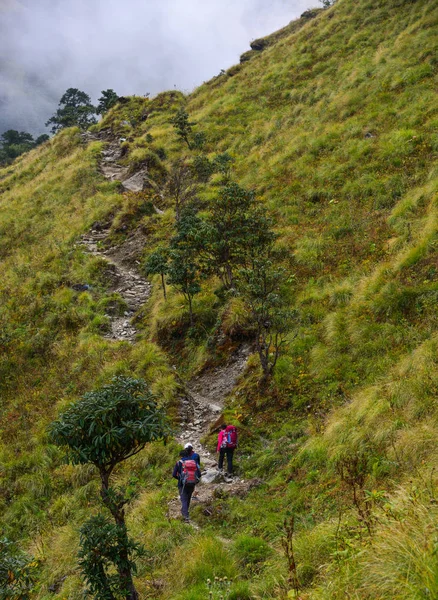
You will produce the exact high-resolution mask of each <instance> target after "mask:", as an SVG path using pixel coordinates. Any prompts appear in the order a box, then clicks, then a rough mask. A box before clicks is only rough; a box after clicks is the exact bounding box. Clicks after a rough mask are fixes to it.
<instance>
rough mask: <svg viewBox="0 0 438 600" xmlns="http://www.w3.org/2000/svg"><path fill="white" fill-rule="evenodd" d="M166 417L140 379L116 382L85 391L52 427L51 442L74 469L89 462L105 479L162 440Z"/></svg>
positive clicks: (120, 379) (120, 378) (118, 380)
mask: <svg viewBox="0 0 438 600" xmlns="http://www.w3.org/2000/svg"><path fill="white" fill-rule="evenodd" d="M167 435H168V428H167V425H166V421H165V415H164V412H163V410H162V409H161V408H159V406H158V405H157V402H156V400H155V398H154V396H153V395H152V393H151V392H150V390H149V388H148V386H147V384H146V383H145V382H144V381H143V380H141V379H133V378H131V377H114V378H113V379H112V381H111V383H109V384H107V385H104V386H102V387H101V388H99V389H98V390H95V391H92V392H87V393H86V394H84V395H83V397H82V399H81V400H80V401H78V402H77V403H75V404H71V406H70V407H69V408H68V409H67V410H66V411H65V412H63V413H62V414H61V416H60V417H59V419H58V420H57V421H55V422H54V423H53V424H52V425H51V427H50V437H51V440H52V441H53V442H54V443H55V444H57V445H58V446H61V447H62V448H65V449H66V451H67V457H68V460H69V461H71V462H72V463H73V464H86V463H89V462H91V463H93V464H94V465H95V466H96V467H97V468H98V469H99V471H101V472H102V473H104V474H106V476H109V475H110V474H111V472H112V471H113V469H114V467H115V466H116V465H117V464H118V463H119V462H122V461H124V460H126V459H127V458H129V457H131V456H134V455H135V454H137V453H138V452H140V451H141V450H142V449H143V448H144V447H145V445H146V444H147V443H149V442H152V441H156V440H160V439H163V438H166V436H167Z"/></svg>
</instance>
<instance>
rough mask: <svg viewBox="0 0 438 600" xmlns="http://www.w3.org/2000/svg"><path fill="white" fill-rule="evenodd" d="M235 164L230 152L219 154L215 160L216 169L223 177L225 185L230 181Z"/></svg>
mask: <svg viewBox="0 0 438 600" xmlns="http://www.w3.org/2000/svg"><path fill="white" fill-rule="evenodd" d="M233 162H234V159H233V157H232V156H231V154H228V152H222V153H221V154H218V155H217V156H215V158H214V160H213V165H214V168H215V170H216V171H217V172H218V173H221V174H222V175H223V178H224V183H227V182H228V181H229V180H230V176H231V167H232V165H233Z"/></svg>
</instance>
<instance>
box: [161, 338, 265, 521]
mask: <svg viewBox="0 0 438 600" xmlns="http://www.w3.org/2000/svg"><path fill="white" fill-rule="evenodd" d="M250 351H251V348H250V345H249V344H245V345H242V346H240V348H239V349H238V350H237V351H236V352H235V353H234V354H233V355H232V356H230V358H229V360H228V362H227V363H226V364H225V365H222V366H220V367H217V368H216V369H212V370H208V371H205V372H204V373H202V375H200V376H198V377H195V378H194V379H192V381H190V382H189V384H188V385H187V387H186V390H187V398H186V399H185V400H183V402H182V406H181V419H182V428H181V431H180V433H179V434H178V436H177V438H176V439H177V441H178V442H179V443H180V444H181V445H182V446H183V445H184V444H185V443H187V442H190V443H191V444H192V445H193V448H194V449H195V451H196V452H198V453H199V454H200V456H201V470H202V479H201V483H200V484H199V485H198V486H197V488H196V491H195V493H194V495H193V498H192V507H193V506H195V505H196V504H198V505H202V507H203V512H204V514H205V515H207V516H210V515H212V514H213V511H214V509H213V507H212V504H213V501H214V500H215V499H216V498H219V497H223V496H225V495H238V496H244V495H246V494H247V493H248V491H249V490H250V489H251V488H252V487H254V486H255V485H258V484H259V482H258V481H256V480H247V481H245V480H243V479H241V478H239V477H233V478H232V479H231V478H225V477H224V475H223V474H222V473H220V472H219V471H218V469H217V454H214V455H211V454H210V452H209V451H208V450H207V449H206V448H205V447H204V446H203V445H202V443H201V439H202V438H203V437H204V436H205V435H206V434H207V433H209V432H210V431H211V429H212V426H214V424H215V423H216V422H217V421H218V420H219V418H220V415H221V413H222V411H223V407H224V401H225V399H226V397H227V396H228V395H229V394H230V393H231V392H232V390H233V388H234V387H235V385H236V383H237V380H238V378H239V377H240V376H241V375H242V374H243V372H244V370H245V367H246V362H247V359H248V356H249V354H250ZM180 513H181V503H180V501H179V497H178V496H176V497H175V498H174V499H173V500H172V501H171V502H170V504H169V510H168V516H169V517H170V518H179V516H180ZM194 526H195V527H196V524H194Z"/></svg>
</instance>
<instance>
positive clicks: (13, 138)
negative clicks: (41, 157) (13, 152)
mask: <svg viewBox="0 0 438 600" xmlns="http://www.w3.org/2000/svg"><path fill="white" fill-rule="evenodd" d="M1 143H2V145H3V146H19V145H21V144H23V145H28V146H29V147H30V148H31V147H33V145H34V144H35V140H34V139H33V137H32V135H31V134H30V133H27V132H26V131H20V132H18V131H16V130H15V129H8V130H7V131H5V132H4V133H2V135H1Z"/></svg>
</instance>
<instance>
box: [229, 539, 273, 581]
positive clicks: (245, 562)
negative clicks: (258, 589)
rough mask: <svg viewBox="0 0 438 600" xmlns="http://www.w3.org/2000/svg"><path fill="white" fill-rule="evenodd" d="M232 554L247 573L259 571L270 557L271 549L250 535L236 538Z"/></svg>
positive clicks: (262, 541) (261, 540)
mask: <svg viewBox="0 0 438 600" xmlns="http://www.w3.org/2000/svg"><path fill="white" fill-rule="evenodd" d="M233 552H234V555H235V556H236V558H237V560H238V561H239V563H240V565H241V566H242V567H243V568H244V569H246V570H247V571H249V573H257V572H259V571H261V570H262V569H263V567H264V563H265V562H266V560H267V558H269V556H270V555H272V549H271V547H270V546H269V544H268V543H267V542H265V540H263V539H262V538H259V537H255V536H251V535H240V536H238V537H237V538H236V541H235V542H234V544H233Z"/></svg>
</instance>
